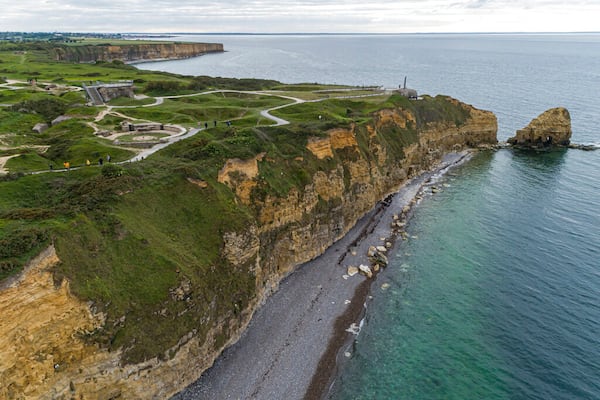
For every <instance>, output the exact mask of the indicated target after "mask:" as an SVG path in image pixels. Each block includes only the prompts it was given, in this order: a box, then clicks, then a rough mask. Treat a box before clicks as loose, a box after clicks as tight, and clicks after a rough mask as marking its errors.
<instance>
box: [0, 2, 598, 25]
mask: <svg viewBox="0 0 600 400" xmlns="http://www.w3.org/2000/svg"><path fill="white" fill-rule="evenodd" d="M0 10H1V11H0V31H18V32H22V31H25V32H121V33H126V32H145V33H168V32H189V33H209V32H245V33H284V32H303V33H415V32H416V33H425V32H592V31H595V32H597V31H600V19H599V16H600V0H571V1H565V0H562V1H558V0H519V1H516V0H448V1H442V0H293V1H291V0H228V1H225V2H222V1H217V0H0Z"/></svg>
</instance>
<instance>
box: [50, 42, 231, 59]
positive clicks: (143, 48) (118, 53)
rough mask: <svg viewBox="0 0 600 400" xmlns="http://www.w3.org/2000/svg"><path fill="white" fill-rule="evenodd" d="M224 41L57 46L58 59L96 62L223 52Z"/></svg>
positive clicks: (186, 56)
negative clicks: (222, 42)
mask: <svg viewBox="0 0 600 400" xmlns="http://www.w3.org/2000/svg"><path fill="white" fill-rule="evenodd" d="M222 51H223V45H222V44H221V43H152V44H127V45H119V46H109V45H105V46H103V45H97V46H72V47H57V48H55V49H54V51H53V52H54V58H55V59H56V61H72V62H94V61H107V62H110V61H113V60H121V61H123V62H135V61H145V60H161V59H180V58H190V57H196V56H199V55H202V54H207V53H215V52H222Z"/></svg>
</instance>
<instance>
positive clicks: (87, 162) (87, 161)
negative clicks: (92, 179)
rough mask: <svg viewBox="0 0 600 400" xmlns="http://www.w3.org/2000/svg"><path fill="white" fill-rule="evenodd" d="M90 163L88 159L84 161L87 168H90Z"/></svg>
mask: <svg viewBox="0 0 600 400" xmlns="http://www.w3.org/2000/svg"><path fill="white" fill-rule="evenodd" d="M90 164H91V162H90V160H89V159H87V160H85V165H87V166H88V167H89V166H90Z"/></svg>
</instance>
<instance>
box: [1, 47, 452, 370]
mask: <svg viewBox="0 0 600 400" xmlns="http://www.w3.org/2000/svg"><path fill="white" fill-rule="evenodd" d="M13 56H14V55H12V54H10V55H8V56H7V55H6V54H3V53H0V59H6V58H10V57H13ZM2 67H3V65H2V64H0V68H2ZM22 68H23V69H24V68H31V69H35V70H38V71H42V72H40V73H41V75H40V76H45V77H50V76H52V75H54V74H55V73H57V72H58V71H59V70H60V72H61V80H67V81H76V80H77V79H80V78H81V77H82V76H84V75H86V74H89V73H92V72H95V71H98V72H99V73H103V74H104V73H106V74H108V75H109V76H111V77H117V76H118V77H121V78H133V79H142V80H146V79H156V78H157V75H154V74H150V73H145V72H143V71H137V72H136V70H133V69H129V68H126V69H123V70H121V69H119V66H117V68H116V69H115V67H114V66H110V67H107V66H106V65H104V66H103V65H96V66H94V65H70V64H67V65H54V64H51V63H50V64H48V65H46V64H44V63H42V64H39V63H38V64H35V63H32V64H29V65H28V66H27V67H25V66H23V67H22ZM21 74H24V72H23V71H17V72H15V75H13V77H20V76H26V75H21ZM158 79H160V80H161V81H164V80H175V81H180V82H183V83H184V84H189V83H191V82H192V80H191V79H190V78H184V77H177V76H167V75H162V74H161V75H159V76H158ZM211 79H214V78H211ZM186 82H187V83H186ZM203 82H204V81H203ZM223 84H224V86H225V87H228V86H230V85H232V84H236V85H237V84H240V82H237V83H234V82H232V81H231V80H226V81H223ZM251 84H252V85H255V84H265V85H269V83H260V82H258V81H252V82H251ZM320 88H322V87H319V89H320ZM293 89H294V90H299V86H298V85H296V86H295V87H294V88H293ZM180 90H182V91H185V90H187V89H186V88H185V87H181V88H180ZM285 102H287V100H281V99H277V98H273V97H268V96H255V95H238V94H226V95H222V94H213V95H204V96H196V97H189V98H185V99H179V100H168V101H166V102H165V105H164V107H161V108H158V109H154V108H138V109H131V110H129V109H124V110H122V111H123V112H124V113H128V115H131V116H134V117H137V118H147V119H156V118H161V119H162V118H165V119H167V120H168V121H164V122H179V123H186V122H189V123H190V124H191V123H193V122H195V120H198V119H200V120H208V121H212V120H213V119H218V120H221V121H222V120H223V119H236V118H238V119H236V120H235V121H234V125H233V127H231V128H227V127H226V126H224V124H219V126H218V127H217V128H210V129H208V130H206V131H204V132H200V133H199V134H198V135H196V136H194V137H193V138H190V139H188V140H185V141H181V142H178V143H176V144H174V145H172V146H170V147H168V148H167V149H165V150H163V151H161V152H160V153H157V154H155V155H154V156H152V157H150V158H148V159H147V160H144V161H143V162H140V163H135V164H130V165H124V166H122V167H116V166H114V165H110V166H104V167H103V168H102V169H101V168H98V167H96V166H92V167H89V168H84V169H81V170H77V171H71V172H69V173H54V174H52V173H46V174H40V175H28V176H23V177H18V176H8V177H5V178H3V180H2V181H0V249H1V250H0V279H2V278H5V277H6V276H9V275H12V274H15V273H17V272H18V271H19V270H20V269H21V267H22V265H23V263H24V262H25V261H26V260H28V259H29V258H30V257H31V256H33V255H35V254H36V253H37V252H39V250H40V249H42V248H43V247H44V246H46V245H47V244H49V243H51V242H52V243H54V244H55V245H56V248H57V251H58V254H59V256H60V258H61V264H60V265H59V266H58V267H57V268H56V279H57V280H60V279H62V278H63V277H66V278H68V279H70V281H71V288H72V290H73V292H74V293H75V294H76V295H77V296H79V297H80V298H82V299H84V300H88V301H91V302H92V303H93V304H94V306H95V307H96V308H97V309H98V310H101V311H104V312H105V313H106V315H107V318H108V320H107V324H106V326H105V327H104V328H103V329H101V330H99V331H98V332H95V333H94V334H93V335H91V336H90V340H92V341H94V342H96V343H98V344H100V345H101V346H105V347H109V348H118V347H121V346H123V348H124V349H125V361H126V362H135V361H140V360H143V359H146V358H149V357H153V356H157V355H158V356H161V355H162V354H164V352H165V350H166V349H168V348H169V347H171V346H174V345H175V344H176V343H177V341H178V340H179V339H180V338H181V337H182V336H183V335H185V334H186V333H188V332H190V331H192V330H196V331H197V334H198V335H199V336H200V337H203V335H204V334H206V332H207V331H208V329H210V328H211V327H212V326H214V325H215V324H216V322H217V321H218V320H219V319H220V318H235V315H236V314H237V313H238V312H239V311H240V310H241V309H243V308H244V306H245V305H246V304H247V303H248V302H249V301H250V300H251V299H252V298H253V296H254V292H253V291H254V285H255V277H254V275H253V273H252V272H251V266H250V265H246V266H243V267H241V268H234V267H232V266H231V265H230V264H228V263H227V261H226V260H224V259H223V258H222V256H221V249H222V246H223V242H222V240H223V239H222V237H223V233H225V232H232V231H243V230H244V229H246V228H247V226H248V225H249V224H250V223H251V222H252V221H254V218H255V217H254V215H255V212H256V210H254V209H251V208H247V207H244V206H242V205H240V204H239V203H237V202H236V201H235V198H234V195H233V194H232V192H231V190H230V189H229V188H227V187H226V186H224V185H221V184H219V183H217V182H216V177H217V172H218V170H219V169H220V168H221V167H222V166H223V164H224V162H225V160H227V159H228V158H249V157H253V156H255V155H257V154H258V153H260V152H266V153H267V156H268V159H269V160H271V161H268V162H262V163H260V178H259V185H258V186H257V188H256V189H255V191H254V192H253V196H254V197H255V198H257V199H260V198H264V197H265V196H266V195H267V194H275V195H281V196H283V195H285V194H286V193H287V192H288V191H289V190H290V188H292V187H298V188H302V187H303V186H304V185H305V184H306V183H308V182H309V181H310V179H311V176H312V174H313V173H314V172H316V171H318V170H330V169H331V168H333V167H334V166H335V165H336V163H339V162H340V159H341V158H342V157H351V156H352V157H354V156H356V155H354V154H352V155H351V154H345V153H344V152H343V151H342V152H338V153H336V154H335V156H334V158H333V159H325V160H318V159H316V158H315V157H314V156H313V155H312V154H311V153H310V152H309V151H308V150H307V149H306V143H307V140H308V138H309V137H310V136H315V135H317V136H319V135H323V134H324V131H325V130H326V129H329V128H332V127H336V126H346V127H347V126H349V124H351V123H355V124H357V139H358V142H359V144H360V147H361V150H362V152H363V156H365V157H367V158H369V157H372V155H370V154H368V151H367V146H366V143H367V142H368V134H367V133H366V129H365V127H364V125H365V124H366V123H367V122H368V121H370V119H371V113H372V112H373V111H375V110H378V109H381V108H389V107H405V108H411V109H413V110H414V111H415V113H416V114H417V116H418V118H419V120H420V121H425V120H435V119H436V118H440V117H441V116H442V117H443V115H442V114H443V113H446V114H447V113H449V115H454V116H455V117H456V119H459V117H460V111H459V110H458V108H457V107H456V106H453V105H451V104H450V103H449V102H447V101H446V100H445V99H443V98H435V99H427V100H425V101H424V102H422V103H421V102H408V101H407V100H406V99H404V98H400V97H396V96H392V97H389V98H387V97H378V98H370V99H368V100H364V99H363V100H329V101H325V102H321V103H305V104H301V105H296V106H293V107H289V108H285V109H283V110H280V111H279V112H278V115H280V116H282V117H283V118H286V119H290V120H292V121H294V123H293V124H291V125H289V126H285V127H268V126H262V125H258V126H257V123H260V122H261V120H260V118H259V117H258V110H259V109H261V108H266V107H271V106H274V105H278V104H283V103H285ZM67 103H68V101H67ZM432 110H433V111H432ZM2 112H4V113H7V114H6V115H9V116H10V118H12V119H14V121H13V122H11V123H12V124H13V126H18V125H19V124H23V125H31V123H33V122H35V121H37V119H35V118H37V116H35V115H33V116H32V115H31V114H21V113H11V112H8V111H6V110H4V111H2ZM83 114H85V113H83ZM319 115H322V116H323V117H322V119H321V120H319V119H318V116H319ZM28 118H29V119H28ZM85 118H88V116H85V115H83V119H84V120H85ZM188 118H189V119H188ZM15 121H16V122H15ZM265 122H266V121H265ZM3 123H4V122H3ZM113 123H118V120H114V121H112V120H111V121H109V122H107V124H113ZM7 124H8V123H7ZM63 124H64V125H63ZM63 124H61V125H58V126H57V127H54V128H52V129H50V130H48V131H47V133H44V135H42V137H41V138H38V139H39V140H42V141H45V142H46V143H50V142H52V141H53V140H54V141H56V142H57V143H56V144H52V143H51V144H50V145H51V148H50V149H49V150H48V151H49V152H50V154H55V156H54V158H52V157H50V159H51V160H62V158H61V157H65V156H68V157H70V159H72V160H75V162H82V161H83V160H85V158H87V157H90V156H91V157H93V156H94V155H93V154H95V153H92V155H90V152H91V151H98V152H99V153H100V154H103V153H104V151H107V149H105V148H102V147H99V146H100V144H99V142H89V141H88V140H89V138H90V132H89V128H88V127H87V126H85V125H82V122H81V119H76V120H73V121H69V122H65V123H63ZM6 126H9V125H0V129H2V131H0V133H5V132H6V131H5V130H6V129H7V128H6ZM12 130H13V131H14V132H15V133H17V136H19V132H25V130H19V129H12ZM22 136H24V134H23V135H22ZM415 138H416V136H415V132H414V130H412V131H411V130H407V131H406V132H398V131H396V132H382V133H380V135H379V137H378V140H380V141H381V142H382V143H387V144H388V147H389V148H390V149H391V150H392V151H393V152H394V153H397V155H398V157H401V152H402V147H403V145H404V144H406V143H409V142H411V141H413V140H415ZM19 140H22V141H24V142H27V138H21V139H19ZM94 140H95V139H94ZM110 151H111V155H113V157H124V156H125V155H124V154H123V155H117V154H115V153H114V150H112V149H111V150H110ZM36 156H37V157H41V156H40V155H39V154H37V153H36V154H28V155H27V157H28V159H26V160H22V161H21V164H19V165H29V167H30V168H34V169H35V168H37V167H38V166H39V165H41V164H42V163H43V162H46V161H47V158H44V157H42V158H43V161H42V160H40V159H38V158H36ZM45 157H48V156H45ZM188 178H193V179H202V180H204V181H206V182H207V184H208V187H206V188H201V187H199V186H197V185H194V184H192V183H190V182H189V181H188V180H187V179H188ZM178 286H179V287H181V288H183V293H184V295H183V296H179V295H177V293H176V291H175V289H176V288H177V287H178ZM188 288H189V290H188ZM228 335H229V333H228V332H227V331H224V332H221V333H220V334H219V335H218V339H219V343H217V345H219V344H221V342H222V341H223V340H225V339H226V338H227V337H228Z"/></svg>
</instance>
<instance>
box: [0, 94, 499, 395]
mask: <svg viewBox="0 0 600 400" xmlns="http://www.w3.org/2000/svg"><path fill="white" fill-rule="evenodd" d="M455 105H457V106H458V107H459V108H460V109H461V110H462V111H463V112H464V115H467V117H465V119H464V121H460V123H457V122H456V121H455V120H454V119H451V120H439V119H432V120H431V121H429V122H428V121H426V120H424V119H423V118H422V116H421V115H417V114H416V111H414V110H407V109H402V108H395V109H386V110H381V111H378V112H376V113H374V114H373V116H372V122H371V123H369V124H368V125H366V126H361V127H357V126H354V125H351V126H349V127H347V128H336V129H331V130H329V131H327V132H325V134H324V135H323V136H320V137H311V138H309V139H308V140H307V142H306V154H305V156H304V157H298V158H297V159H296V160H295V161H297V162H300V163H306V165H307V168H308V163H309V162H312V164H311V165H313V166H314V165H321V166H323V165H327V166H328V167H326V168H324V167H319V169H317V170H313V172H312V173H311V174H310V175H309V178H308V181H307V182H306V184H303V186H294V187H291V188H290V189H289V190H288V191H287V192H286V193H285V194H279V195H277V194H275V193H273V192H269V194H266V195H262V196H258V195H257V191H258V190H260V189H261V185H264V184H265V183H264V180H263V179H261V171H262V170H264V168H266V167H269V165H270V163H274V162H275V161H274V160H273V159H271V158H269V156H268V155H265V154H259V155H257V156H256V157H253V158H250V159H248V160H239V159H233V160H229V161H227V162H226V163H225V165H223V168H222V169H221V171H220V172H219V174H218V177H217V178H218V180H219V182H221V183H223V184H225V185H227V186H229V187H230V188H231V190H232V191H233V192H234V193H235V195H236V196H237V199H238V201H239V202H240V203H242V204H246V205H248V207H251V208H252V209H253V210H254V211H255V214H256V215H255V221H254V222H253V223H251V224H249V226H247V227H246V228H245V229H243V230H241V231H236V232H225V233H224V234H223V242H224V245H223V248H222V250H221V254H222V257H223V259H224V260H226V261H227V263H229V264H230V265H232V266H233V268H249V269H250V270H251V271H252V273H253V275H254V277H255V285H256V287H255V294H256V295H255V296H254V298H253V299H252V300H251V301H250V302H249V303H248V304H247V305H246V306H245V307H244V309H242V310H239V312H238V313H236V314H235V315H234V314H229V315H225V316H221V318H220V319H219V320H217V321H213V322H212V327H211V330H210V331H209V332H208V334H207V335H206V339H205V340H202V341H200V340H199V338H198V336H197V335H196V332H194V331H192V332H190V333H189V334H187V335H186V336H184V337H182V338H180V340H179V343H178V344H177V345H176V346H175V347H174V348H172V349H168V350H167V351H166V353H165V356H164V357H161V358H160V359H158V358H154V359H151V360H147V361H145V362H142V363H139V364H129V365H122V353H121V351H120V350H119V351H113V352H109V351H108V350H105V349H102V348H99V347H98V346H97V345H95V344H93V343H92V342H91V341H90V340H89V338H88V333H89V332H92V331H94V329H96V328H98V327H100V326H102V324H104V323H105V322H104V319H103V317H102V315H99V314H95V313H94V312H93V310H92V309H91V308H90V306H89V305H88V304H86V303H83V302H81V301H80V300H78V299H77V298H75V297H73V296H72V295H71V294H70V292H69V284H68V282H67V281H63V282H61V283H60V284H58V285H56V284H55V282H54V281H53V276H52V273H51V272H50V271H51V267H52V265H53V264H55V263H56V262H58V258H57V256H56V253H55V251H54V249H53V248H49V249H48V250H47V251H45V252H44V253H43V254H42V255H40V257H38V258H37V259H36V260H34V261H33V262H32V263H31V265H30V267H28V268H27V269H26V271H25V272H24V273H23V274H22V275H21V276H20V277H19V279H17V280H15V281H13V282H11V283H10V284H9V285H5V287H3V288H0V315H2V323H1V324H0V382H2V385H1V387H0V398H7V399H37V398H42V399H45V398H47V399H70V398H78V399H79V398H83V399H113V398H124V399H130V398H135V399H155V398H168V397H169V396H170V395H172V394H174V393H176V392H178V391H179V390H181V389H182V388H184V387H185V386H187V385H189V384H190V383H191V382H193V381H194V380H195V379H197V378H198V377H199V376H200V374H201V373H202V372H203V371H204V370H205V369H207V368H208V367H209V366H210V365H212V363H213V362H214V360H215V359H216V357H217V356H218V355H219V354H220V352H221V351H222V350H223V348H224V347H225V346H227V345H228V344H231V343H233V342H235V341H236V340H237V339H238V338H239V336H240V335H241V333H242V332H243V331H244V329H245V327H246V326H247V324H248V323H249V321H250V319H251V317H252V314H253V313H254V311H256V309H257V308H258V307H259V305H260V304H261V302H262V301H263V300H264V299H265V298H266V297H267V296H268V295H269V294H270V293H271V292H272V291H273V290H276V289H277V287H278V285H279V282H280V281H281V279H283V277H285V276H286V275H287V274H289V273H290V272H291V271H292V270H293V269H294V267H296V266H297V265H299V264H301V263H303V262H306V261H309V260H310V259H312V258H315V257H317V256H318V255H320V254H321V253H322V252H323V251H324V250H325V249H326V248H327V247H329V246H330V245H331V244H332V243H333V242H335V241H336V240H337V239H339V238H341V237H342V236H343V235H344V234H345V233H346V232H348V230H349V229H350V228H351V227H352V226H353V225H354V224H355V223H356V221H357V220H358V219H359V218H360V217H362V216H363V215H364V214H365V213H366V212H368V211H369V210H370V209H372V208H373V206H374V205H375V204H376V202H377V201H379V200H381V199H382V198H384V197H385V196H387V195H388V194H389V193H391V192H394V191H395V190H397V189H398V188H399V187H400V186H401V185H402V184H403V183H405V182H406V180H407V179H408V178H410V177H412V176H414V175H417V174H419V173H420V172H421V171H424V170H427V169H429V168H431V167H432V166H433V165H434V164H435V163H436V162H438V161H439V160H440V159H441V157H442V156H443V154H444V153H445V152H448V151H452V150H459V149H463V148H465V147H469V146H478V145H487V144H494V143H496V129H497V123H496V117H495V116H494V115H493V114H492V113H491V112H487V111H480V110H477V109H474V108H473V107H471V106H469V105H466V104H462V103H458V102H456V103H455ZM278 174H279V173H278ZM190 184H195V185H199V186H200V185H202V186H201V187H206V184H207V183H206V182H204V181H201V182H196V181H194V182H191V183H190ZM261 193H264V192H261ZM186 290H187V289H186V285H185V282H182V284H181V286H180V287H178V288H174V289H173V292H172V293H173V295H174V296H179V295H184V294H185V291H186ZM180 292H181V293H180ZM223 332H228V335H227V337H225V338H223Z"/></svg>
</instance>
